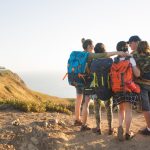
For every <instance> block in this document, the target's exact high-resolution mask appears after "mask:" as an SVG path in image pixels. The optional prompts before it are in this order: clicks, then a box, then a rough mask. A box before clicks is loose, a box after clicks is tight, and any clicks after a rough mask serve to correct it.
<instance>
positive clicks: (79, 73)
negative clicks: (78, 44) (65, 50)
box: [67, 51, 92, 87]
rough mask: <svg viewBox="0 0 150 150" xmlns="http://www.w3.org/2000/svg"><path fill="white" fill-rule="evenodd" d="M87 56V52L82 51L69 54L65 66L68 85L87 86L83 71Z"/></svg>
mask: <svg viewBox="0 0 150 150" xmlns="http://www.w3.org/2000/svg"><path fill="white" fill-rule="evenodd" d="M88 56H89V52H84V51H83V52H82V51H72V53H71V54H70V57H69V59H68V66H67V71H68V72H67V74H68V82H69V84H70V85H72V86H82V87H83V86H85V85H86V84H87V78H88V76H87V75H86V73H85V70H86V65H87V59H88ZM91 80H92V79H91ZM88 81H89V80H88Z"/></svg>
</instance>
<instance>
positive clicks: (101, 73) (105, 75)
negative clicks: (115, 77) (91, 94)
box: [91, 58, 113, 101]
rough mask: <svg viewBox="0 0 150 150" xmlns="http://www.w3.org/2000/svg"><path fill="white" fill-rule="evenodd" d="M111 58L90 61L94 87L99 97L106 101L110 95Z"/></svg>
mask: <svg viewBox="0 0 150 150" xmlns="http://www.w3.org/2000/svg"><path fill="white" fill-rule="evenodd" d="M112 63H113V60H112V59H111V58H100V59H95V60H93V61H92V64H91V72H93V73H94V87H95V92H96V95H97V97H98V98H99V99H101V100H103V101H106V100H109V99H110V98H111V96H112V90H111V85H110V68H111V65H112Z"/></svg>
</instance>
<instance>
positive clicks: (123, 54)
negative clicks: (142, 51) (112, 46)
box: [117, 52, 130, 57]
mask: <svg viewBox="0 0 150 150" xmlns="http://www.w3.org/2000/svg"><path fill="white" fill-rule="evenodd" d="M117 55H119V56H122V57H126V56H130V54H129V53H125V52H117Z"/></svg>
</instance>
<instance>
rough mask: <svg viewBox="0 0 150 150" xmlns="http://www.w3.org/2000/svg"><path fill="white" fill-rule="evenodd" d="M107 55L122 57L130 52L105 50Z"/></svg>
mask: <svg viewBox="0 0 150 150" xmlns="http://www.w3.org/2000/svg"><path fill="white" fill-rule="evenodd" d="M106 54H107V57H110V56H113V55H119V56H122V57H126V56H129V55H130V54H128V53H124V52H117V51H116V52H107V53H106Z"/></svg>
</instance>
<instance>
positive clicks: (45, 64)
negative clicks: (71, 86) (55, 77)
mask: <svg viewBox="0 0 150 150" xmlns="http://www.w3.org/2000/svg"><path fill="white" fill-rule="evenodd" d="M149 8H150V2H149V0H125V1H122V0H92V1H91V0H0V66H5V67H7V68H9V69H12V70H13V71H15V72H16V71H25V72H27V71H29V72H31V71H41V72H42V71H48V72H51V71H52V72H55V71H63V72H65V71H66V63H67V59H68V57H69V54H70V52H71V51H72V50H82V46H81V41H80V39H81V38H82V37H85V38H91V39H92V40H93V41H94V43H96V42H103V43H104V44H105V45H106V47H107V49H108V51H114V50H115V45H116V43H117V42H118V41H119V40H128V38H129V37H130V36H131V35H134V34H137V35H139V36H140V37H141V38H142V39H144V40H148V41H150V21H149V16H150V9H149Z"/></svg>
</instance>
